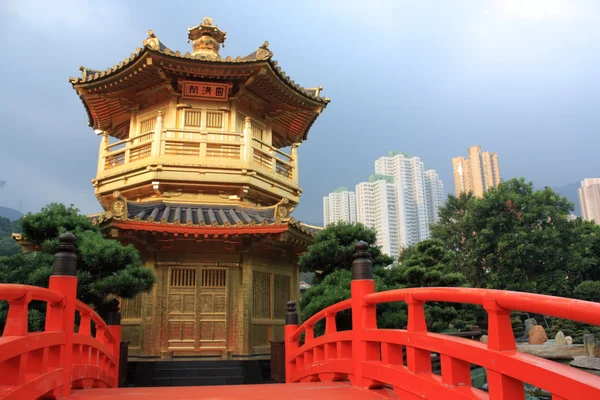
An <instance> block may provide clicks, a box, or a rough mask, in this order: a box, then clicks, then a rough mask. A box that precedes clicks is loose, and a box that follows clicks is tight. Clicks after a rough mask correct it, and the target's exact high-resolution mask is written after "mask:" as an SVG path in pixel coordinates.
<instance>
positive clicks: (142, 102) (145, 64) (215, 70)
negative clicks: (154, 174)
mask: <svg viewBox="0 0 600 400" xmlns="http://www.w3.org/2000/svg"><path fill="white" fill-rule="evenodd" d="M225 35H226V33H225V32H222V31H221V30H219V29H218V28H217V27H216V26H213V25H212V20H211V19H210V18H205V20H204V21H203V23H202V24H200V25H198V26H195V27H192V28H189V29H188V38H189V40H190V41H192V42H193V51H192V52H186V53H181V52H179V51H173V50H171V49H169V48H168V47H166V46H165V45H164V44H163V43H162V42H161V41H160V40H159V39H158V37H157V36H156V35H155V34H154V32H153V31H152V30H150V31H149V32H148V37H147V38H146V39H145V40H144V41H143V42H142V46H143V47H138V48H137V49H136V51H135V52H134V53H132V54H131V55H130V56H129V57H127V58H126V59H125V60H123V61H121V62H120V63H119V64H115V65H114V66H113V67H111V68H108V69H106V70H95V69H91V68H86V67H80V70H81V77H77V78H70V82H71V83H72V85H73V87H74V89H75V90H76V91H77V93H78V94H79V96H80V98H81V99H82V101H83V103H84V106H85V108H86V110H87V112H88V116H89V125H90V126H92V127H93V128H94V129H96V130H102V131H107V132H109V134H110V135H111V136H114V137H117V138H120V139H122V138H125V137H127V134H128V129H129V122H128V121H129V118H130V111H131V110H132V109H138V108H143V107H144V106H147V105H149V104H152V102H155V101H157V100H156V99H157V98H160V96H168V95H170V94H173V93H175V94H177V93H180V91H181V89H180V87H179V84H178V81H179V80H202V81H207V82H211V81H212V82H227V83H230V84H231V89H230V94H229V97H230V98H235V97H237V98H240V99H241V98H244V99H245V100H246V101H248V102H249V103H251V104H252V105H253V107H255V108H256V109H257V110H259V112H261V113H262V114H263V116H264V117H265V119H270V120H271V121H272V122H273V130H274V131H275V133H276V135H274V143H273V144H274V145H276V146H287V145H289V144H291V143H294V142H299V141H302V140H304V139H306V136H307V133H308V130H309V129H310V126H311V125H312V123H313V122H314V120H315V119H316V118H317V116H318V115H319V114H320V112H321V111H322V110H323V109H324V108H325V107H326V106H327V104H328V103H329V99H328V98H326V97H321V96H320V91H321V90H322V87H317V88H304V87H302V86H300V85H298V84H297V83H295V82H294V81H293V80H292V79H290V78H289V77H288V76H286V74H285V72H284V71H282V69H281V67H279V66H278V65H277V61H275V60H273V59H272V57H273V53H272V52H271V51H270V50H269V48H268V46H269V43H268V42H265V43H264V44H263V45H262V46H260V47H259V48H258V49H256V51H254V52H252V53H251V54H249V55H247V56H245V57H235V58H232V57H230V56H227V57H225V58H222V57H221V56H220V55H219V49H220V45H221V44H223V42H224V41H225Z"/></svg>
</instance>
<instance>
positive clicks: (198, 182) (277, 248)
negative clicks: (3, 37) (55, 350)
mask: <svg viewBox="0 0 600 400" xmlns="http://www.w3.org/2000/svg"><path fill="white" fill-rule="evenodd" d="M225 36H226V33H225V32H223V31H222V30H220V29H219V28H218V27H217V26H216V25H213V23H212V20H211V19H210V18H205V19H204V21H203V22H202V23H201V24H200V25H197V26H194V27H191V28H188V38H189V40H190V41H191V42H192V44H193V49H192V51H190V52H185V53H181V52H179V51H173V50H170V49H169V48H167V47H166V46H165V45H164V44H163V43H162V42H161V41H160V40H159V39H158V37H157V36H156V35H155V34H154V32H152V31H149V32H148V37H147V38H146V39H145V40H144V41H143V43H142V47H140V48H137V49H136V52H135V53H132V54H131V55H130V56H129V57H127V58H126V59H125V60H124V61H121V62H120V63H119V64H116V65H114V66H113V67H111V68H108V69H107V70H93V69H89V68H84V67H81V68H80V70H81V77H78V78H71V79H70V82H71V83H72V85H73V88H74V89H75V91H76V92H77V94H78V95H79V97H80V98H81V100H82V102H83V105H84V107H85V110H86V112H87V114H88V117H89V125H90V126H91V127H92V128H93V129H94V130H95V132H96V134H98V135H99V136H100V150H99V155H98V171H97V175H96V178H95V179H93V180H92V182H93V185H94V189H95V194H96V196H97V198H98V201H99V202H100V204H101V205H102V207H103V209H104V212H102V213H100V214H98V215H96V216H95V217H94V219H93V222H94V223H95V224H99V226H100V227H101V229H102V231H103V232H104V234H105V235H106V236H107V237H111V238H114V239H116V240H119V241H120V242H121V243H123V244H132V245H134V246H135V247H136V248H137V249H138V250H139V252H140V254H141V256H142V259H143V262H144V264H145V265H146V266H147V267H148V268H151V269H152V270H153V271H154V274H155V275H156V277H157V284H156V285H155V287H154V288H153V290H152V292H151V293H148V294H143V295H141V296H139V297H138V298H135V299H133V300H124V301H122V304H121V307H122V316H123V319H122V324H123V337H124V341H128V342H129V354H130V355H133V356H140V357H156V358H162V359H170V358H173V357H178V356H216V357H220V358H232V357H247V356H253V355H254V356H256V355H264V354H268V353H269V351H270V350H269V345H270V344H269V342H270V341H271V340H282V339H283V328H284V318H285V311H286V310H285V304H286V302H287V301H288V300H289V299H294V298H296V299H297V298H299V296H300V287H299V282H300V279H299V268H298V264H297V261H298V255H299V254H300V253H302V252H303V251H305V249H306V247H307V245H308V244H310V243H311V242H312V240H313V237H314V235H315V234H316V232H317V230H318V228H317V227H311V226H308V225H304V224H301V223H299V222H297V221H295V220H294V218H292V217H291V213H292V211H293V210H294V208H295V207H296V205H297V204H298V202H299V199H300V194H301V192H302V190H301V189H300V187H299V186H298V146H299V145H300V143H302V142H303V141H304V140H306V138H307V135H308V131H309V130H310V127H311V126H312V124H313V123H314V122H315V120H316V119H317V117H318V116H319V114H320V113H321V112H322V111H323V110H324V109H325V107H326V106H327V104H328V103H329V99H328V98H324V97H321V95H320V92H321V90H322V88H321V87H316V88H304V87H301V86H300V85H298V84H296V83H295V82H294V81H293V80H291V79H290V78H289V77H287V76H286V74H285V73H284V72H283V71H282V70H281V68H280V67H279V66H277V61H274V60H273V53H272V52H271V51H270V50H269V47H268V46H269V44H268V43H267V42H265V43H264V44H263V45H261V46H260V47H258V48H257V49H256V50H255V51H253V52H252V53H250V54H249V55H247V56H245V57H235V58H232V57H225V58H223V57H222V56H221V55H220V54H219V50H220V47H221V45H222V44H223V43H224V42H225Z"/></svg>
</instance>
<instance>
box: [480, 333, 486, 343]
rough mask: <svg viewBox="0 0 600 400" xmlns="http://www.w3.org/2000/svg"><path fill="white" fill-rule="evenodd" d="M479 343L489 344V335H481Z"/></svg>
mask: <svg viewBox="0 0 600 400" xmlns="http://www.w3.org/2000/svg"><path fill="white" fill-rule="evenodd" d="M479 341H480V342H481V343H487V342H488V335H481V337H480V338H479Z"/></svg>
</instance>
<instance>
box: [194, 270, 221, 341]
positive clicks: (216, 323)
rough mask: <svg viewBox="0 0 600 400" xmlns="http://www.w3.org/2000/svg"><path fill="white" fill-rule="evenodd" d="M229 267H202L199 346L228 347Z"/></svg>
mask: <svg viewBox="0 0 600 400" xmlns="http://www.w3.org/2000/svg"><path fill="white" fill-rule="evenodd" d="M227 272H228V271H227V269H226V268H201V269H200V273H201V278H200V304H199V305H198V317H199V320H198V333H199V341H198V347H199V348H200V349H225V348H226V347H227V278H228V276H227Z"/></svg>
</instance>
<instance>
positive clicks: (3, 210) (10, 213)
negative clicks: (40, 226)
mask: <svg viewBox="0 0 600 400" xmlns="http://www.w3.org/2000/svg"><path fill="white" fill-rule="evenodd" d="M22 216H23V213H22V212H20V211H17V210H15V209H13V208H8V207H2V206H0V217H4V218H8V219H9V220H11V221H16V220H17V219H19V218H21V217H22Z"/></svg>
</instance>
